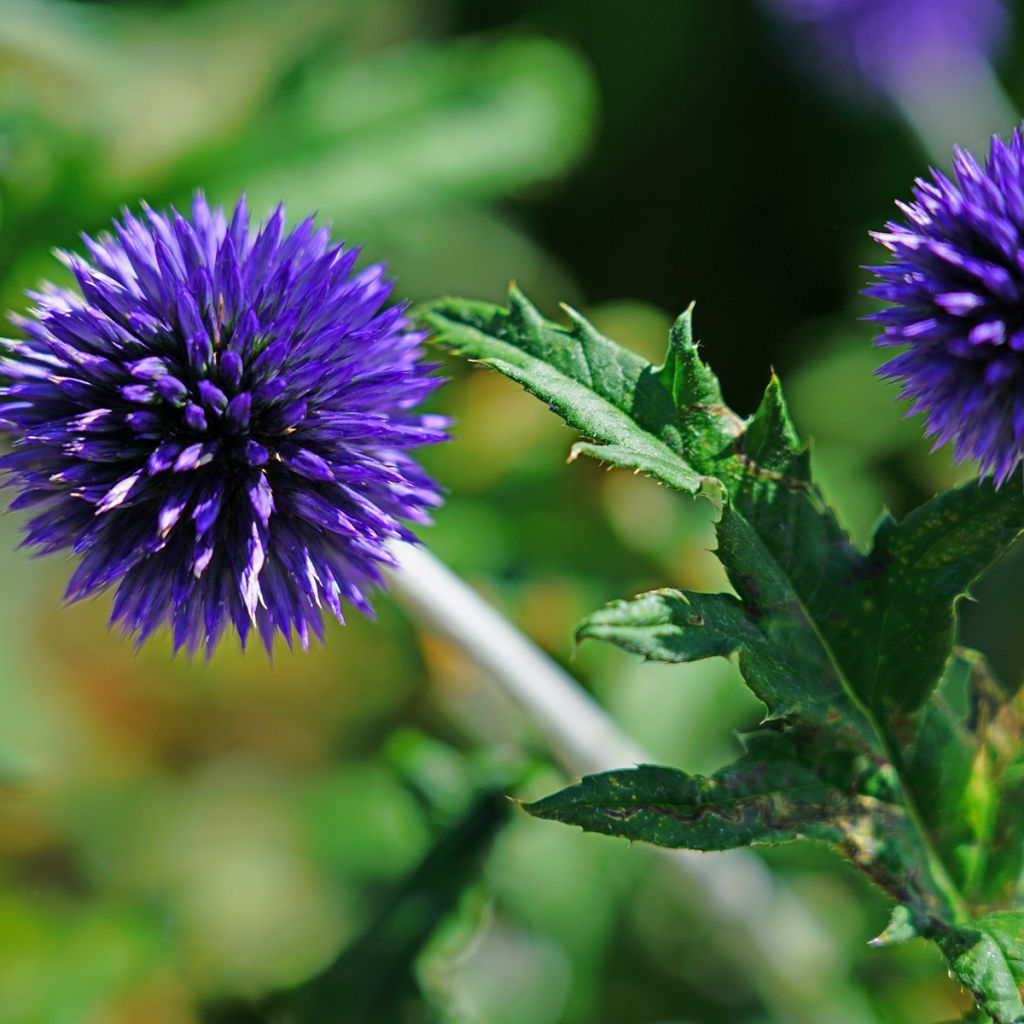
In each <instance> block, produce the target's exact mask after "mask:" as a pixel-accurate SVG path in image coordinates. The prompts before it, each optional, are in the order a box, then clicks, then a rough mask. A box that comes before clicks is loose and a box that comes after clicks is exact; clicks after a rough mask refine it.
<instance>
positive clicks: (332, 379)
mask: <svg viewBox="0 0 1024 1024" xmlns="http://www.w3.org/2000/svg"><path fill="white" fill-rule="evenodd" d="M283 228H284V210H283V209H282V208H278V209H277V210H276V211H275V212H274V213H273V215H272V216H271V217H270V218H269V220H267V222H266V223H265V224H263V225H262V226H261V227H260V228H259V229H258V230H257V229H253V228H250V226H249V218H248V215H247V213H246V208H245V203H244V200H242V201H240V202H239V204H238V207H237V209H236V210H235V211H234V215H233V217H232V218H231V221H230V223H228V222H227V221H226V219H225V215H224V213H223V211H222V210H221V209H212V210H211V209H210V208H209V207H208V206H207V203H206V200H205V199H204V198H203V197H202V196H197V197H196V199H195V202H194V203H193V207H192V220H191V223H189V222H188V221H187V220H186V219H185V218H183V217H182V216H181V215H180V214H178V213H177V212H176V211H173V210H172V211H171V212H170V213H169V214H167V215H163V214H159V213H155V212H153V211H152V210H150V209H149V208H148V207H147V208H146V209H145V217H144V218H141V219H140V218H136V217H134V216H133V215H132V214H131V213H128V212H127V211H126V212H125V213H124V215H123V217H122V219H121V221H120V222H115V224H114V229H115V235H109V234H104V235H102V236H100V238H99V239H98V240H96V241H94V240H92V239H90V238H88V237H84V236H83V237H84V242H85V246H86V248H87V250H88V252H89V256H90V259H89V260H86V259H82V258H81V257H79V256H76V255H73V254H69V253H62V254H61V256H62V258H63V260H64V262H65V263H66V264H67V265H68V266H69V267H70V269H71V271H72V272H73V273H74V276H75V278H76V279H77V281H78V285H79V287H80V289H81V295H79V294H77V293H73V292H70V291H66V290H64V289H60V288H54V287H52V286H47V287H46V289H45V290H44V291H43V292H42V293H30V297H31V298H33V299H34V301H35V302H36V306H35V307H34V308H33V309H32V310H31V314H32V315H31V318H21V317H16V318H14V319H15V322H16V323H17V324H18V326H19V327H21V329H22V330H23V331H24V333H25V335H26V338H25V340H23V341H15V342H10V343H9V349H8V352H7V353H6V354H5V356H4V358H3V359H0V377H2V378H3V383H4V386H3V387H2V388H0V429H2V430H4V431H6V432H8V433H9V434H10V435H11V436H12V438H13V439H14V445H13V449H12V451H11V453H10V454H8V455H7V456H5V457H4V458H3V459H2V460H0V468H2V469H3V470H5V471H6V472H7V474H8V481H7V486H14V487H16V488H18V489H19V491H20V493H19V494H18V496H17V497H16V498H15V499H14V501H13V502H12V505H11V507H12V508H28V507H35V508H37V512H36V514H35V515H34V518H32V519H31V520H30V521H29V523H28V524H27V527H26V534H27V535H26V539H25V544H26V545H29V546H32V547H34V548H36V549H37V550H38V552H40V553H43V554H46V553H50V552H54V551H59V550H64V549H70V550H71V551H72V552H74V554H76V555H78V556H80V559H81V560H80V562H79V564H78V566H77V568H76V570H75V572H74V574H73V576H72V578H71V581H70V583H69V585H68V592H67V593H68V598H69V599H71V600H77V599H79V598H82V597H86V596H88V595H90V594H94V593H97V592H99V591H101V590H104V589H105V588H107V587H111V586H115V585H116V587H117V592H116V596H115V598H114V603H113V611H112V615H111V621H112V623H119V624H120V625H121V627H122V629H123V630H124V631H125V632H127V633H131V634H134V635H136V637H137V638H138V641H139V642H140V643H141V642H142V641H143V640H144V639H145V638H146V637H147V636H148V635H149V634H150V633H151V632H152V631H153V630H154V629H155V628H156V627H157V626H159V625H160V624H161V623H163V622H166V623H168V624H169V625H170V627H171V628H172V631H173V637H174V646H175V649H176V650H177V649H178V648H179V647H181V646H182V645H187V647H188V648H189V650H190V651H194V650H195V649H196V648H197V647H198V646H199V645H200V643H205V645H206V648H207V652H210V651H212V649H213V647H214V645H215V644H216V642H217V640H218V639H219V637H220V635H221V633H222V631H223V629H224V628H225V626H227V625H229V624H233V625H234V627H235V628H236V629H237V631H238V634H239V636H240V637H241V639H242V642H243V643H244V642H245V639H246V636H247V634H248V632H249V630H250V627H251V626H255V628H256V629H257V631H258V633H259V635H260V637H261V639H262V640H263V642H264V643H265V645H266V646H267V648H268V650H269V649H270V648H271V646H272V643H273V638H274V635H275V632H277V631H279V632H280V633H281V634H282V635H283V636H284V637H285V638H286V639H287V640H288V642H289V643H291V636H292V630H293V629H294V630H295V632H296V634H297V635H298V637H299V640H300V641H301V643H302V644H303V646H306V645H307V644H308V642H309V634H310V632H313V633H314V634H316V635H317V636H319V637H322V635H323V622H322V611H321V609H322V608H323V607H326V608H327V609H328V610H329V611H330V612H332V613H333V614H334V615H335V616H336V617H337V618H338V619H341V618H342V603H343V602H348V603H349V604H351V605H353V606H355V607H357V608H359V609H361V610H362V611H364V612H369V610H370V609H369V605H368V604H367V600H366V591H367V589H368V585H371V584H380V583H381V575H380V571H379V564H380V563H382V562H383V563H390V562H392V561H393V559H392V557H391V556H390V555H389V553H388V550H387V548H386V542H387V541H388V539H389V538H396V537H397V538H405V539H412V538H411V534H410V533H409V531H408V529H407V528H406V527H405V526H404V525H403V523H402V520H407V521H412V522H418V523H423V522H428V521H429V519H428V516H427V510H428V509H429V508H430V507H431V506H434V505H436V504H438V501H439V495H438V489H437V487H436V486H435V485H434V484H433V483H432V482H431V480H430V479H429V478H428V477H427V476H426V475H425V474H424V473H423V472H422V470H420V468H419V467H418V466H417V464H416V463H415V462H414V461H413V460H412V459H411V458H410V457H409V455H408V454H407V452H406V450H407V449H409V448H412V447H415V446H417V445H423V444H429V443H432V442H435V441H440V440H443V439H444V438H445V436H446V435H445V433H444V426H445V424H444V422H443V421H442V420H441V419H439V418H438V417H436V416H427V415H416V414H414V413H413V412H412V411H411V410H412V409H413V407H414V406H416V405H417V404H418V403H419V402H420V401H421V400H422V399H423V398H424V397H425V396H426V395H428V394H429V393H430V392H431V391H433V390H434V388H435V387H436V386H437V385H438V383H439V381H438V379H437V378H435V377H432V376H431V375H430V371H431V369H432V367H429V366H426V365H424V364H423V363H422V362H421V361H420V353H421V349H420V346H421V342H422V341H423V340H424V334H423V333H421V332H418V331H413V330H411V329H410V325H409V322H408V321H407V320H406V318H405V317H404V315H403V308H402V307H401V306H387V305H385V303H386V302H387V299H388V296H389V293H390V291H391V285H390V284H389V283H388V282H387V281H386V280H385V278H384V270H383V268H382V267H381V266H370V267H367V268H366V269H364V270H362V271H360V272H358V273H355V272H353V268H354V265H355V262H356V257H357V255H358V250H356V249H353V248H346V247H344V246H332V245H331V244H330V241H329V232H328V230H327V229H326V228H315V227H314V225H313V220H312V218H310V219H309V220H306V221H304V222H303V223H302V224H300V225H299V226H298V227H297V228H296V229H295V230H294V231H292V232H291V233H290V234H289V233H285V232H284V230H283Z"/></svg>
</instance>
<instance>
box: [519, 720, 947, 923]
mask: <svg viewBox="0 0 1024 1024" xmlns="http://www.w3.org/2000/svg"><path fill="white" fill-rule="evenodd" d="M794 740H797V742H794ZM860 775H861V773H860V770H859V768H858V766H857V758H856V757H855V756H850V755H848V754H846V753H844V752H843V751H840V750H836V749H834V748H832V747H831V746H830V745H829V743H828V742H827V741H823V740H822V738H821V737H820V736H811V735H810V734H806V735H805V736H804V737H803V740H802V741H800V740H799V739H798V738H797V737H793V736H788V735H784V734H780V733H777V732H763V733H755V734H754V735H753V736H751V737H748V749H747V753H746V754H745V755H744V756H743V757H741V758H740V759H739V760H738V761H736V762H735V763H733V764H732V765H729V766H728V767H727V768H724V769H722V770H721V771H719V772H716V773H715V774H714V775H712V776H709V777H705V776H701V775H690V774H687V773H686V772H682V771H678V770H676V769H674V768H664V767H658V766H654V765H641V766H639V767H637V768H631V769H624V770H622V771H614V772H605V773H603V774H601V775H590V776H587V777H585V778H584V779H582V780H581V781H580V782H579V783H578V784H577V785H575V786H570V787H568V788H567V789H564V790H562V791H561V792H559V793H555V794H553V795H552V796H549V797H546V798H544V799H543V800H539V801H537V802H535V803H531V804H527V805H526V806H525V809H526V810H527V811H528V812H529V813H530V814H532V815H534V816H535V817H539V818H548V819H551V820H554V821H561V822H563V823H565V824H571V825H578V826H580V827H581V828H583V829H585V830H587V831H590V832H600V833H603V834H605V835H611V836H619V837H623V838H626V839H630V840H640V841H643V842H648V843H654V844H655V845H658V846H666V847H671V848H684V849H689V850H701V851H708V850H727V849H732V848H734V847H738V846H754V845H775V844H778V843H786V842H791V841H793V840H796V839H813V840H818V841H821V842H825V843H828V844H829V845H831V846H833V847H835V848H836V849H838V850H840V851H841V852H842V853H843V854H844V855H845V856H847V857H848V858H849V859H850V860H851V861H852V862H853V863H854V864H855V865H856V866H857V867H858V868H860V869H861V870H863V871H864V872H865V873H866V874H867V875H868V876H869V877H870V878H872V880H873V881H875V882H876V883H877V884H879V885H880V886H882V887H883V888H884V889H885V890H886V891H887V892H889V894H890V895H891V896H893V897H894V898H896V899H899V900H901V901H904V902H908V903H911V904H913V905H914V906H915V907H917V908H918V912H920V913H931V912H932V911H934V909H935V908H936V906H937V897H936V896H935V895H934V894H931V893H930V892H928V891H927V889H922V888H919V882H920V881H921V878H920V871H919V869H918V867H917V865H918V864H920V863H921V861H922V858H923V856H924V855H923V853H922V851H921V850H920V849H919V848H918V841H917V839H916V837H915V836H914V833H913V829H912V827H911V824H910V823H909V822H908V820H907V817H906V814H905V812H904V811H903V810H902V809H901V808H899V807H898V806H896V805H894V804H891V803H889V802H887V801H884V800H880V799H878V798H876V797H873V796H869V795H866V794H865V793H863V792H857V790H858V789H862V788H864V786H863V783H864V782H865V781H866V780H865V779H864V778H863V777H860V778H859V779H858V778H857V777H858V776H860Z"/></svg>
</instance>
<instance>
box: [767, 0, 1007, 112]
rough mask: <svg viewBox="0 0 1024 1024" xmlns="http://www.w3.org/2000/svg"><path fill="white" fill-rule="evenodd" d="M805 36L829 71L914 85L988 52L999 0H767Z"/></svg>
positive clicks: (1002, 15) (891, 85)
mask: <svg viewBox="0 0 1024 1024" xmlns="http://www.w3.org/2000/svg"><path fill="white" fill-rule="evenodd" d="M766 2H767V3H768V4H769V6H771V7H773V8H775V9H776V10H777V11H779V12H780V13H781V14H782V15H783V16H784V17H786V18H787V19H789V20H790V21H793V22H795V23H797V24H798V25H799V26H802V27H803V28H805V29H806V30H807V31H808V32H809V33H810V35H811V36H812V38H813V40H814V42H815V44H816V48H817V49H818V51H819V54H820V56H821V57H822V58H823V59H824V60H825V61H827V64H828V68H829V70H830V71H831V72H832V73H834V74H840V75H844V74H845V76H846V77H847V79H852V80H855V81H859V82H860V83H861V84H862V85H867V86H869V87H870V88H872V89H875V90H877V91H879V92H881V93H884V94H899V93H901V92H902V91H903V90H904V89H905V88H907V87H908V86H910V87H917V88H920V87H922V85H923V84H924V82H926V81H927V80H929V79H934V78H936V77H937V76H944V78H945V80H948V77H949V76H950V75H953V74H955V73H956V72H957V71H958V70H960V69H962V68H963V67H964V65H965V63H970V62H972V61H977V60H979V59H983V58H987V57H988V56H990V55H991V54H992V52H993V51H994V50H995V49H996V47H997V46H998V43H999V40H1000V37H1001V35H1002V32H1003V29H1004V27H1005V22H1006V10H1005V8H1004V5H1003V3H1002V0H766Z"/></svg>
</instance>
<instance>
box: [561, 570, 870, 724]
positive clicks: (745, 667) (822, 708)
mask: <svg viewBox="0 0 1024 1024" xmlns="http://www.w3.org/2000/svg"><path fill="white" fill-rule="evenodd" d="M771 569H772V566H771V563H769V565H768V566H767V567H766V569H765V572H766V573H768V574H770V573H771ZM757 578H758V579H765V577H764V576H762V575H758V577H757ZM769 586H770V583H766V584H765V589H763V590H762V591H761V593H762V595H763V597H764V599H765V602H766V606H767V607H769V608H771V609H773V611H768V612H766V613H765V614H764V615H763V616H762V617H760V618H755V617H754V616H753V615H751V613H750V611H749V610H748V609H747V608H745V607H744V605H743V604H742V603H741V602H740V601H739V600H738V599H737V598H735V597H733V596H732V595H730V594H700V593H684V592H682V591H679V590H668V589H665V590H656V591H652V592H651V593H648V594H642V595H641V596H640V597H637V598H635V599H634V600H632V601H615V602H613V603H612V604H611V605H609V606H607V607H606V608H603V609H601V610H600V611H597V612H595V613H594V614H592V615H590V616H588V617H587V618H586V619H584V620H583V622H581V623H580V625H579V626H578V627H577V630H576V635H577V638H578V639H579V640H584V639H587V638H593V639H600V640H606V641H608V642H610V643H614V644H616V645H617V646H619V647H622V648H624V649H625V650H628V651H633V652H634V653H636V654H641V655H643V656H644V657H645V658H648V659H651V660H654V661H664V662H690V661H700V660H702V659H704V658H711V657H715V656H722V657H728V656H729V655H731V654H734V653H737V652H738V653H739V655H740V669H741V671H742V673H743V677H744V679H746V681H747V684H748V685H749V686H750V688H751V690H752V691H753V692H754V694H755V695H756V696H757V697H758V698H759V699H760V700H762V701H763V702H764V704H765V706H766V707H767V708H768V713H769V718H771V719H784V718H800V719H801V720H803V721H807V722H813V723H817V724H830V725H834V724H837V723H840V722H842V723H853V722H860V723H861V728H862V733H863V734H864V735H865V736H867V735H868V734H869V730H870V727H869V725H868V724H867V723H866V722H864V721H862V717H861V715H860V712H859V711H858V710H857V709H856V708H854V707H853V705H851V704H850V702H849V700H848V698H847V697H846V694H845V693H844V692H843V688H842V684H841V682H840V681H839V679H838V678H837V676H836V674H835V670H834V669H833V667H832V665H831V664H830V662H829V659H828V655H827V652H825V651H824V649H823V648H822V646H821V643H820V641H819V640H818V638H817V636H816V635H815V633H814V632H813V630H812V629H810V628H809V626H807V624H806V620H805V619H804V618H803V617H802V616H801V615H792V614H786V615H782V616H777V615H776V614H775V611H774V609H776V608H778V607H779V605H778V604H777V603H776V602H775V595H774V594H772V593H771V592H770V591H768V587H769Z"/></svg>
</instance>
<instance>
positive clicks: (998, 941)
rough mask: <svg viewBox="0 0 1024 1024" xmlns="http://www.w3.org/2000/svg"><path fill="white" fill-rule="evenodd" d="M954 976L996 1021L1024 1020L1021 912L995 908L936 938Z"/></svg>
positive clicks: (1013, 1023) (1006, 1023)
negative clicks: (989, 912) (992, 911)
mask: <svg viewBox="0 0 1024 1024" xmlns="http://www.w3.org/2000/svg"><path fill="white" fill-rule="evenodd" d="M939 945H940V947H941V948H942V951H943V952H944V953H945V954H946V958H947V959H948V960H949V965H950V968H951V969H952V971H953V974H954V975H955V976H956V978H957V980H958V981H959V982H960V983H961V984H962V985H963V986H964V987H965V988H966V989H968V990H969V991H970V992H971V993H972V994H973V995H974V998H975V1000H976V1001H977V1004H978V1007H979V1009H980V1010H982V1011H983V1012H984V1013H987V1014H988V1015H989V1017H991V1018H992V1020H993V1021H994V1022H995V1024H1021V1022H1024V1002H1022V1001H1021V987H1022V986H1024V912H1019V911H998V912H996V913H992V914H987V915H985V916H984V917H979V918H975V920H973V921H971V922H970V923H969V924H968V925H966V926H965V927H963V928H957V929H951V930H949V931H948V932H946V933H945V934H944V935H943V936H942V937H940V939H939Z"/></svg>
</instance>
